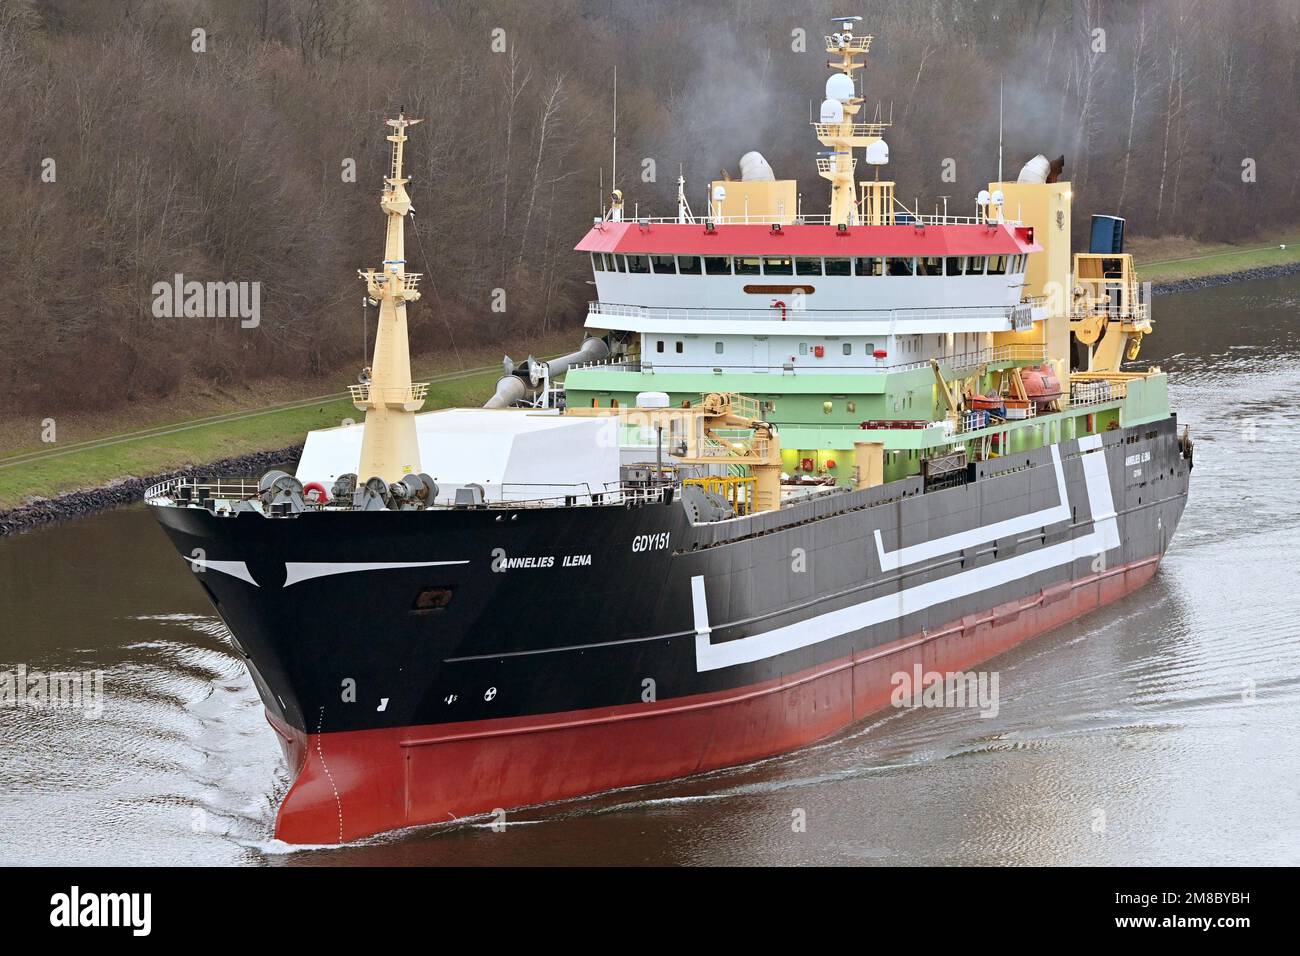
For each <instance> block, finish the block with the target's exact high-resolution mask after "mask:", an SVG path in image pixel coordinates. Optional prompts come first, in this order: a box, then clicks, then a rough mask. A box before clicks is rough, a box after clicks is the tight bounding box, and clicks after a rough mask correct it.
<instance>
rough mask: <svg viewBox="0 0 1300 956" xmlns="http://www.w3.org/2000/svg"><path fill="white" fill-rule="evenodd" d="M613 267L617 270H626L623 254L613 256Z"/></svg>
mask: <svg viewBox="0 0 1300 956" xmlns="http://www.w3.org/2000/svg"><path fill="white" fill-rule="evenodd" d="M614 268H615V269H617V270H618V271H619V272H627V263H626V262H625V261H624V257H623V256H614Z"/></svg>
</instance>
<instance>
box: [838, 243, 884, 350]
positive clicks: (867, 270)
mask: <svg viewBox="0 0 1300 956" xmlns="http://www.w3.org/2000/svg"><path fill="white" fill-rule="evenodd" d="M853 273H854V274H855V275H860V276H882V275H884V274H885V260H884V259H882V258H881V257H880V256H865V257H859V258H857V259H854V260H853ZM846 354H847V353H846Z"/></svg>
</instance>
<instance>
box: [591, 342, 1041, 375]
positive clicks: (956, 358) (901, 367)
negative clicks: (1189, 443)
mask: <svg viewBox="0 0 1300 956" xmlns="http://www.w3.org/2000/svg"><path fill="white" fill-rule="evenodd" d="M935 358H936V359H937V360H938V362H939V364H940V365H942V366H944V367H946V368H947V369H949V370H950V371H961V370H965V369H971V368H978V367H979V366H981V365H987V364H991V363H995V362H1025V363H1030V364H1041V363H1042V362H1044V361H1046V349H1045V348H1044V347H1043V346H1041V345H998V346H994V347H992V348H986V349H977V350H975V351H972V352H960V353H958V354H956V355H943V356H935ZM812 361H813V362H816V361H818V360H817V359H813V360H812ZM929 366H930V360H929V359H924V360H922V361H918V362H886V361H885V360H884V359H877V360H876V361H875V362H874V363H873V364H870V365H810V364H804V365H802V366H798V367H797V369H796V367H795V366H790V367H789V368H786V366H785V365H738V364H735V363H730V362H728V363H722V364H714V365H679V364H667V363H664V364H657V363H655V362H644V361H642V362H633V361H621V362H618V361H615V362H611V361H602V362H587V363H585V364H581V365H574V366H572V367H571V368H570V369H569V371H570V372H573V371H577V370H578V369H589V368H607V369H609V370H611V371H615V372H650V373H653V372H655V371H662V372H666V373H672V372H715V373H717V374H723V373H726V372H736V371H741V372H759V373H767V372H780V371H785V372H788V373H790V374H792V375H793V374H795V373H796V371H801V372H816V373H818V374H846V375H847V374H862V373H864V372H906V371H909V370H911V369H917V368H929Z"/></svg>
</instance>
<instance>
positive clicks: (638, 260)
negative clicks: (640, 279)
mask: <svg viewBox="0 0 1300 956" xmlns="http://www.w3.org/2000/svg"><path fill="white" fill-rule="evenodd" d="M627 271H628V272H636V273H642V272H649V271H650V257H649V256H628V257H627Z"/></svg>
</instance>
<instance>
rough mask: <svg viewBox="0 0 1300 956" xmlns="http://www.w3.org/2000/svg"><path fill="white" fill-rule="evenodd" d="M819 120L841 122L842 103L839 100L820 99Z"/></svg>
mask: <svg viewBox="0 0 1300 956" xmlns="http://www.w3.org/2000/svg"><path fill="white" fill-rule="evenodd" d="M821 122H823V123H843V122H844V104H843V103H841V102H840V101H839V100H822V112H821Z"/></svg>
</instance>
